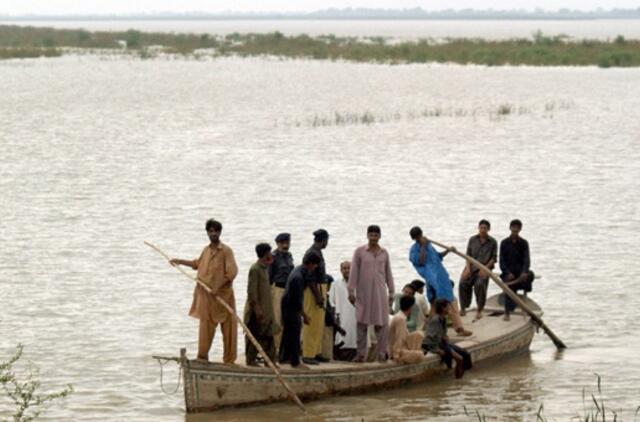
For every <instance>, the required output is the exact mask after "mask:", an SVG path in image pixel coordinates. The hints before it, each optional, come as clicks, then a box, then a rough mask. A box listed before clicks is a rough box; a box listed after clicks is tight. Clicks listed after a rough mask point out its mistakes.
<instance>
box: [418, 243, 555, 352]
mask: <svg viewBox="0 0 640 422" xmlns="http://www.w3.org/2000/svg"><path fill="white" fill-rule="evenodd" d="M429 241H430V242H431V243H433V244H434V245H438V246H440V247H441V248H445V249H447V250H451V248H450V247H449V246H447V245H443V244H442V243H440V242H436V241H435V240H433V239H429ZM451 252H453V253H454V254H456V255H458V256H459V257H460V258H462V259H464V260H467V261H469V262H471V263H472V264H474V265H475V266H476V267H478V268H480V269H482V270H483V271H484V272H486V273H487V274H489V277H491V279H492V280H493V281H494V282H495V283H496V284H497V285H498V287H500V288H501V289H502V291H503V292H504V293H505V294H506V295H507V296H509V297H510V298H511V299H512V300H513V301H514V302H515V303H516V304H517V305H518V306H519V307H520V308H522V309H523V310H524V311H525V312H526V313H528V314H529V315H530V316H531V319H533V320H534V321H535V322H536V324H537V325H538V326H539V327H541V328H542V329H543V330H544V332H545V333H547V335H548V336H549V337H551V340H552V341H553V344H555V345H556V347H557V348H558V349H566V348H567V346H566V345H565V344H564V343H563V342H562V340H560V339H559V338H558V336H556V335H555V333H554V332H553V331H551V328H549V327H547V324H545V323H544V321H543V320H542V319H541V318H540V317H539V316H538V315H537V314H536V313H535V312H533V310H531V308H529V306H527V304H526V303H524V301H523V300H522V299H520V296H518V295H517V294H516V293H515V292H514V291H513V290H511V289H510V288H509V287H508V286H507V285H506V284H504V282H503V281H502V280H500V278H499V277H498V276H497V275H495V274H494V273H493V271H491V270H490V269H489V268H487V267H486V266H484V265H483V264H482V263H480V262H479V261H478V260H476V259H474V258H471V257H470V256H469V255H465V254H463V253H462V252H459V251H458V250H457V249H455V250H451Z"/></svg>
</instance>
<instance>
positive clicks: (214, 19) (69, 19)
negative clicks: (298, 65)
mask: <svg viewBox="0 0 640 422" xmlns="http://www.w3.org/2000/svg"><path fill="white" fill-rule="evenodd" d="M598 20H602V21H604V20H640V15H639V16H618V17H517V16H516V17H512V16H509V17H481V16H478V17H413V18H412V17H375V16H372V17H303V16H300V17H277V16H267V17H257V16H256V17H247V16H232V17H224V16H219V17H215V16H213V17H180V16H167V17H161V16H158V17H143V16H132V17H122V16H116V17H110V16H100V17H91V16H86V17H84V16H78V17H75V16H61V17H56V16H35V17H7V16H1V15H0V22H94V21H95V22H166V21H175V22H218V21H283V22H287V21H396V22H397V21H496V22H500V21H535V22H540V21H571V22H576V21H587V22H592V21H598Z"/></svg>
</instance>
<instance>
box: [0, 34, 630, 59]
mask: <svg viewBox="0 0 640 422" xmlns="http://www.w3.org/2000/svg"><path fill="white" fill-rule="evenodd" d="M101 51H102V52H108V53H110V54H113V53H115V54H122V55H129V56H132V57H139V58H143V59H150V58H154V57H158V56H159V55H162V54H165V55H166V54H172V55H182V56H190V57H194V58H202V57H205V56H206V57H226V56H239V57H249V56H277V57H286V58H292V59H316V60H346V61H352V62H366V63H375V64H405V63H434V62H435V63H457V64H462V65H465V64H477V65H486V66H504V65H529V66H599V67H602V68H608V67H638V66H640V40H627V39H625V38H624V37H623V36H622V35H618V36H617V37H616V38H615V39H613V40H606V41H601V40H588V39H583V40H574V39H570V38H568V37H566V36H562V35H558V36H546V35H544V34H543V33H541V32H537V33H535V34H534V35H533V37H532V38H514V39H508V40H501V41H490V40H485V39H466V38H449V39H444V40H434V39H420V40H416V41H400V42H394V41H393V40H389V39H387V38H384V37H337V36H334V35H323V36H317V37H310V36H308V35H291V36H287V35H284V34H282V33H281V32H272V33H265V34H239V33H233V34H228V35H211V34H207V33H202V34H193V33H164V32H140V31H137V30H133V29H130V30H128V31H95V32H90V31H87V30H83V29H54V28H42V27H32V26H17V25H0V59H11V58H32V57H58V56H61V55H63V54H68V53H73V54H78V53H82V52H88V53H95V52H101Z"/></svg>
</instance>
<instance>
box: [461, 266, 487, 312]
mask: <svg viewBox="0 0 640 422" xmlns="http://www.w3.org/2000/svg"><path fill="white" fill-rule="evenodd" d="M488 286H489V279H488V278H486V277H482V278H481V277H480V271H475V272H473V273H472V274H471V275H470V276H469V277H468V278H466V279H464V280H460V284H459V285H458V296H460V308H461V309H467V308H468V307H469V306H471V297H472V296H473V293H475V294H476V304H477V305H478V310H479V311H481V310H483V309H484V304H485V303H486V302H487V288H488Z"/></svg>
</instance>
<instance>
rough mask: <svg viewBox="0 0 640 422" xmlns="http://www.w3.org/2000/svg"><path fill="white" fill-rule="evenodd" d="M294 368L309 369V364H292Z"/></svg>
mask: <svg viewBox="0 0 640 422" xmlns="http://www.w3.org/2000/svg"><path fill="white" fill-rule="evenodd" d="M292 368H293V369H303V370H307V369H309V367H308V366H307V365H305V364H304V363H301V364H299V365H296V366H292Z"/></svg>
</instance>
